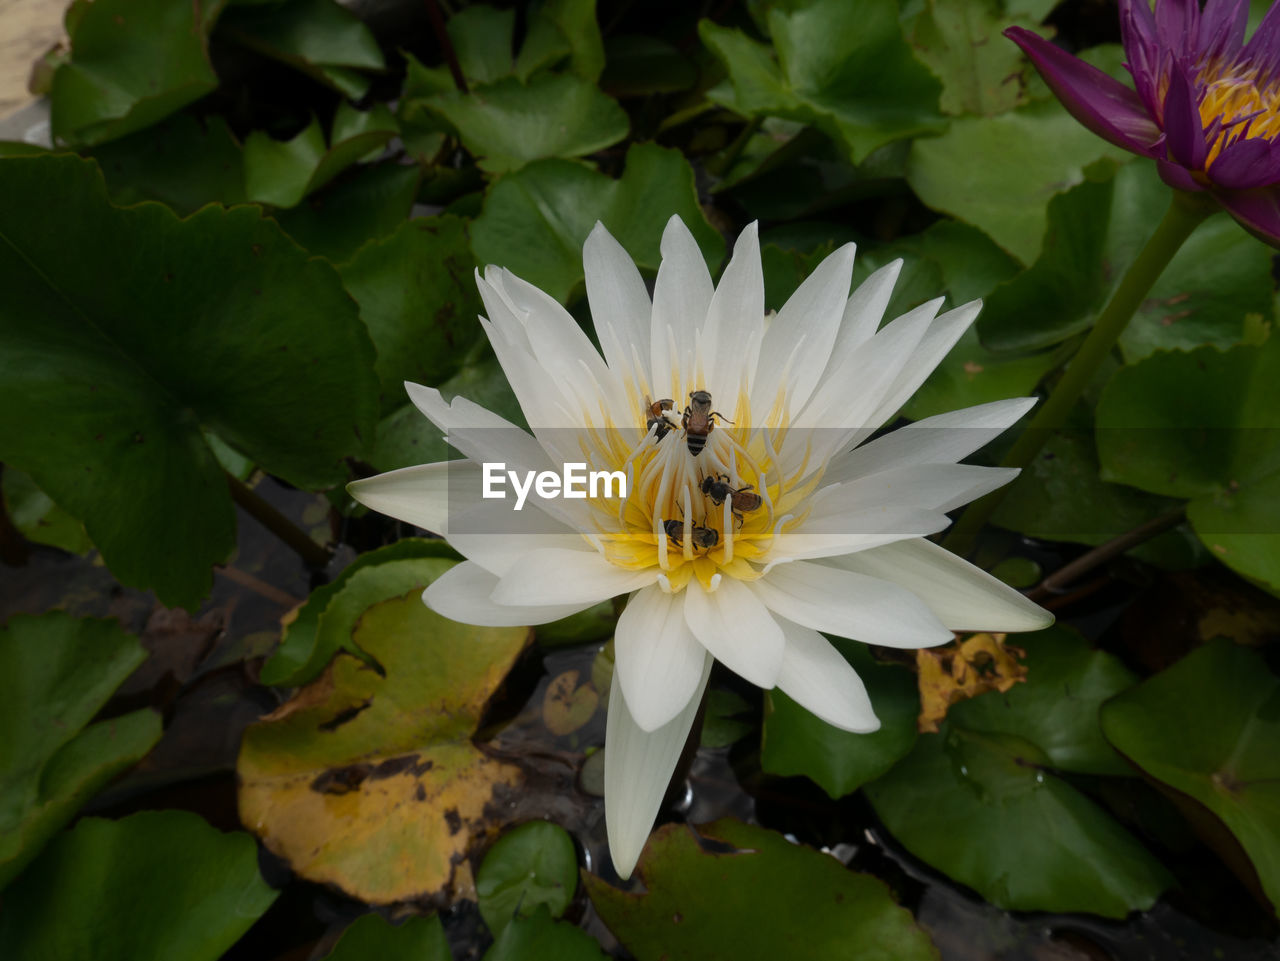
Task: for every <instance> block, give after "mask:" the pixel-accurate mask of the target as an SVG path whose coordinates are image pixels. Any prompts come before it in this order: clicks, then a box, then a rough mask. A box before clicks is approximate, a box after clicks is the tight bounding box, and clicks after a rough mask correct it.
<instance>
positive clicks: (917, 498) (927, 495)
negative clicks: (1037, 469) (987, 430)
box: [810, 464, 1018, 530]
mask: <svg viewBox="0 0 1280 961" xmlns="http://www.w3.org/2000/svg"><path fill="white" fill-rule="evenodd" d="M1017 476H1018V470H1017V468H1012V467H975V466H973V465H972V464H916V465H913V466H910V467H896V468H894V469H893V470H886V471H880V472H879V473H876V474H872V475H871V476H869V477H859V478H858V479H856V480H851V481H846V482H845V483H843V484H831V485H829V486H825V487H822V488H821V489H820V490H818V491H817V492H815V493H814V495H813V498H812V500H811V501H810V504H811V505H812V510H811V520H810V523H812V524H818V525H823V526H825V527H826V528H827V529H828V530H841V529H845V528H843V527H841V526H840V525H841V524H842V523H843V522H842V521H841V518H843V517H845V516H847V515H849V514H852V513H853V512H855V511H866V510H870V509H871V508H875V507H881V508H884V509H886V510H888V509H892V508H899V509H901V508H904V507H914V508H920V509H923V510H932V511H942V512H944V513H945V512H946V511H949V510H952V509H954V508H956V507H959V506H960V505H961V504H967V503H969V501H971V500H973V499H974V498H975V497H981V496H982V495H983V494H986V493H988V492H990V491H993V490H995V489H996V488H997V487H1002V486H1003V485H1005V484H1007V483H1009V481H1011V480H1013V479H1014V478H1015V477H1017ZM833 525H834V526H833Z"/></svg>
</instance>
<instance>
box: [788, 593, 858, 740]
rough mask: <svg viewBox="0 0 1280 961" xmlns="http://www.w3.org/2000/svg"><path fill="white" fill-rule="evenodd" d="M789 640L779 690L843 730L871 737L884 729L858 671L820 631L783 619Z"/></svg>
mask: <svg viewBox="0 0 1280 961" xmlns="http://www.w3.org/2000/svg"><path fill="white" fill-rule="evenodd" d="M778 623H779V624H780V625H781V626H782V632H783V634H785V635H786V638H787V651H786V653H785V654H784V655H783V657H782V673H780V674H779V675H778V689H779V690H780V691H782V692H783V693H784V694H786V695H787V696H788V697H790V698H791V699H792V700H794V701H796V702H798V703H799V704H800V706H801V707H803V708H805V710H807V711H809V712H810V713H811V714H813V715H815V716H817V717H819V718H821V719H822V720H824V721H826V722H827V723H828V724H830V725H833V726H834V727H838V728H840V730H842V731H852V732H853V733H855V734H870V733H871V732H873V731H878V730H880V719H879V718H878V717H876V712H875V709H874V708H873V707H872V706H871V698H870V697H869V696H868V695H867V688H866V685H865V684H863V683H862V678H860V677H858V672H857V671H855V670H854V669H853V668H852V667H850V666H849V662H848V661H846V660H845V659H844V657H843V656H841V654H840V652H839V651H837V650H836V649H835V648H834V647H832V645H831V642H830V641H828V640H827V639H826V638H825V637H823V636H822V635H821V634H819V633H818V632H817V631H814V630H810V629H809V628H807V627H801V626H800V625H799V624H796V623H794V622H792V621H788V620H786V619H785V618H779V619H778Z"/></svg>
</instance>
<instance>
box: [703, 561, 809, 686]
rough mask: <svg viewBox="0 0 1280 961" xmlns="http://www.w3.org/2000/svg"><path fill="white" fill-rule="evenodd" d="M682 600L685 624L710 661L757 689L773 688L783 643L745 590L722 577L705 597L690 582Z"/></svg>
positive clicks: (755, 599)
mask: <svg viewBox="0 0 1280 961" xmlns="http://www.w3.org/2000/svg"><path fill="white" fill-rule="evenodd" d="M684 598H685V602H684V617H685V622H686V623H687V624H688V625H689V629H690V630H692V631H693V636H694V637H696V638H697V639H698V642H699V643H700V644H702V646H703V647H705V648H706V649H707V650H708V651H710V652H711V653H712V654H713V655H715V658H716V660H718V661H720V662H721V663H722V664H724V666H725V667H727V668H729V670H731V671H733V672H734V673H735V674H738V675H740V676H741V677H743V678H746V679H747V680H748V681H750V682H751V683H752V684H754V685H756V686H757V687H764V688H770V687H773V686H774V685H775V684H777V682H778V672H779V671H780V670H782V652H783V648H784V647H786V642H785V640H784V639H783V636H782V628H780V627H779V626H778V624H777V622H776V621H775V620H774V619H773V615H771V614H770V613H769V611H768V609H767V608H766V607H765V606H764V604H762V603H761V602H760V598H759V597H757V596H756V595H755V593H754V592H753V591H752V590H751V588H750V587H748V586H747V585H746V584H744V583H743V582H742V581H738V580H734V579H733V578H730V577H726V578H723V579H722V580H721V581H720V586H719V587H718V588H717V589H716V590H715V591H713V592H710V593H708V592H707V591H704V590H703V589H702V586H701V585H700V584H697V583H691V584H690V585H689V586H688V587H687V588H686V589H685V591H684Z"/></svg>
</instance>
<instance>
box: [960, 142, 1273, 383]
mask: <svg viewBox="0 0 1280 961" xmlns="http://www.w3.org/2000/svg"><path fill="white" fill-rule="evenodd" d="M1168 204H1169V188H1168V187H1166V186H1165V185H1164V183H1163V182H1162V181H1161V180H1160V178H1159V177H1158V176H1157V174H1156V172H1155V170H1154V168H1153V167H1152V166H1151V165H1150V164H1127V165H1125V166H1124V167H1121V168H1120V169H1119V170H1118V171H1117V172H1116V173H1115V175H1114V177H1113V178H1111V179H1109V180H1107V181H1102V182H1086V183H1083V184H1081V185H1079V186H1078V187H1075V188H1073V189H1072V190H1070V191H1068V192H1066V193H1064V194H1059V195H1058V196H1056V197H1054V198H1053V199H1052V200H1050V201H1049V213H1048V217H1049V220H1048V228H1047V230H1046V233H1045V238H1044V247H1043V249H1042V251H1041V253H1040V257H1039V259H1038V260H1037V261H1036V262H1035V264H1033V265H1032V266H1031V267H1030V268H1028V269H1027V270H1026V271H1024V272H1023V273H1021V274H1020V275H1019V276H1017V277H1016V278H1014V279H1013V280H1011V281H1009V282H1008V283H1007V284H1004V285H1003V286H1001V287H998V288H997V289H996V290H995V291H993V292H992V294H991V296H990V297H989V298H988V299H987V302H986V304H985V306H984V307H983V311H982V316H981V317H980V318H979V320H978V331H979V333H980V335H981V337H982V342H983V344H985V345H986V346H988V347H990V348H992V349H993V350H997V351H1026V350H1034V349H1039V348H1044V347H1048V346H1052V345H1053V344H1056V343H1059V342H1061V341H1063V340H1066V339H1067V338H1068V337H1072V336H1074V335H1076V334H1078V333H1081V332H1083V331H1085V330H1088V328H1089V327H1090V326H1091V325H1092V323H1093V321H1094V318H1095V316H1096V315H1097V313H1098V312H1099V311H1100V310H1101V309H1102V307H1103V305H1104V304H1105V303H1106V301H1107V300H1108V299H1109V297H1110V295H1111V292H1112V290H1113V289H1114V288H1115V286H1116V285H1117V284H1118V283H1119V281H1120V279H1121V277H1122V276H1123V275H1124V272H1125V271H1126V270H1127V269H1128V267H1129V265H1130V264H1131V263H1132V262H1133V260H1134V258H1135V257H1137V255H1138V252H1139V250H1140V249H1141V248H1142V246H1143V244H1145V243H1146V241H1147V238H1148V237H1149V236H1150V234H1151V232H1152V231H1153V230H1154V229H1155V225H1156V224H1157V223H1159V221H1160V218H1161V217H1162V216H1163V215H1164V211H1165V208H1166V207H1167V206H1168ZM1104 225H1105V229H1104ZM1271 288H1272V281H1271V255H1270V252H1269V251H1268V249H1267V248H1266V247H1264V246H1262V245H1261V244H1259V243H1257V241H1255V240H1254V239H1253V238H1252V237H1250V236H1249V235H1248V234H1246V233H1245V232H1244V231H1242V230H1240V229H1239V227H1238V226H1237V225H1236V223H1235V222H1234V221H1233V220H1232V219H1231V218H1230V217H1228V216H1227V215H1226V214H1220V215H1218V216H1215V217H1211V218H1209V219H1208V220H1207V221H1205V222H1204V223H1203V224H1201V225H1200V226H1199V227H1198V228H1197V229H1196V230H1195V232H1194V233H1192V235H1191V236H1190V237H1189V238H1188V239H1187V241H1186V243H1185V244H1183V246H1182V248H1181V249H1180V250H1179V251H1178V253H1177V254H1176V255H1175V256H1174V258H1173V260H1172V261H1171V262H1170V263H1169V266H1168V267H1167V268H1166V269H1165V270H1164V272H1163V273H1162V274H1161V275H1160V279H1159V280H1158V281H1157V282H1156V284H1155V285H1154V286H1153V287H1152V289H1151V293H1150V294H1149V295H1148V296H1147V297H1146V299H1145V300H1144V301H1143V303H1142V305H1141V306H1140V307H1139V309H1138V311H1137V313H1136V314H1135V316H1134V318H1133V320H1132V321H1131V322H1130V324H1129V326H1128V327H1127V328H1126V329H1125V332H1124V334H1123V336H1122V338H1121V341H1120V346H1121V349H1122V350H1123V352H1124V355H1125V358H1126V360H1128V361H1129V362H1131V363H1132V362H1133V361H1134V360H1137V359H1140V358H1142V357H1145V356H1147V355H1148V354H1150V353H1152V352H1153V351H1155V350H1169V349H1174V348H1193V347H1198V346H1200V345H1202V344H1214V345H1215V346H1221V347H1230V346H1232V345H1234V344H1237V343H1240V342H1241V340H1242V339H1243V338H1244V337H1245V334H1246V327H1247V324H1248V323H1249V322H1250V321H1248V318H1250V317H1253V318H1256V320H1254V321H1252V322H1253V323H1262V322H1264V321H1269V320H1270V319H1271V318H1272V316H1273V314H1274V308H1273V305H1272V295H1271Z"/></svg>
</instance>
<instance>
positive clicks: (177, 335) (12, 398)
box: [0, 155, 377, 607]
mask: <svg viewBox="0 0 1280 961" xmlns="http://www.w3.org/2000/svg"><path fill="white" fill-rule="evenodd" d="M0 222H3V223H5V224H6V225H7V226H6V228H5V235H6V240H7V243H6V244H5V245H4V247H2V248H0V278H2V279H3V284H4V288H5V296H4V298H3V299H2V300H0V351H3V353H4V355H5V357H6V358H7V364H8V373H7V374H6V376H5V377H4V378H2V379H0V459H3V460H4V461H5V462H6V463H9V464H13V465H14V466H16V467H18V468H19V469H20V470H24V471H26V472H27V473H28V474H30V475H31V477H32V479H33V480H34V481H35V482H36V484H37V485H38V486H39V487H40V489H41V490H43V491H45V492H46V493H47V494H48V495H49V496H50V497H52V498H53V500H54V502H55V503H57V504H58V505H59V506H60V507H62V508H63V509H64V510H66V511H67V512H68V513H69V514H71V516H73V517H75V518H77V519H78V520H80V521H82V522H83V523H84V525H85V530H86V531H87V532H88V534H89V537H90V538H91V539H92V540H93V543H94V544H95V545H97V547H98V549H99V550H100V551H101V552H102V556H103V559H104V560H105V562H106V563H107V565H108V567H110V568H111V571H112V573H113V574H115V576H116V577H117V579H119V580H120V581H121V582H123V583H125V584H128V585H132V586H138V587H150V588H153V589H154V590H155V591H156V593H157V594H158V595H159V597H160V599H161V601H163V602H164V603H166V604H170V605H185V606H188V607H193V606H194V605H195V604H196V603H197V602H198V601H199V600H200V598H201V597H202V596H203V595H204V594H205V592H206V591H208V590H209V587H210V584H211V583H212V571H211V566H212V565H213V564H216V563H221V562H222V561H224V560H225V559H226V558H227V556H228V555H229V554H230V552H231V550H232V548H233V547H234V545H235V513H234V510H233V507H232V503H231V497H230V495H229V492H228V490H227V486H226V479H225V477H224V475H223V472H222V469H221V467H220V466H219V464H218V462H217V460H216V458H215V456H214V454H213V452H212V451H211V450H210V449H209V447H208V446H207V445H206V444H205V442H204V440H203V432H204V431H205V430H206V429H207V430H209V431H211V432H213V433H216V434H217V435H218V436H219V437H220V438H221V439H222V440H223V441H226V442H227V443H228V444H229V445H230V446H232V447H234V448H236V449H237V450H238V451H239V452H240V453H242V454H244V455H245V456H247V457H249V458H250V459H251V460H252V461H253V462H254V463H256V464H258V465H259V466H260V467H262V468H263V469H264V470H267V471H270V472H271V473H274V474H277V475H279V476H280V477H283V478H284V479H285V480H287V481H289V482H290V483H292V484H294V485H295V486H298V487H304V488H312V487H323V486H327V485H330V484H334V483H337V482H338V481H340V480H342V479H344V478H345V475H346V471H345V469H344V467H343V465H342V463H341V458H342V457H344V456H348V455H351V454H355V453H357V452H358V451H359V450H360V449H361V447H362V446H363V443H364V438H367V437H369V436H371V434H372V426H373V415H374V413H375V409H376V399H377V388H376V381H375V380H374V377H373V371H372V366H373V364H372V347H371V345H370V343H369V339H368V335H367V334H366V333H365V330H364V327H363V325H362V324H361V323H360V320H359V316H358V315H357V312H356V307H355V304H354V303H353V302H352V301H351V299H350V298H349V297H348V296H347V293H346V291H345V290H343V288H342V284H341V282H340V280H339V278H338V275H337V273H336V272H335V271H334V270H333V269H332V268H331V267H330V266H328V265H327V264H326V263H324V262H323V261H320V260H317V259H312V258H309V257H308V256H307V254H306V252H305V251H303V250H301V249H300V248H299V247H298V246H297V245H296V244H294V243H293V242H292V241H290V240H289V239H288V238H287V237H286V236H285V235H284V234H283V233H281V231H280V229H279V228H278V227H277V226H276V225H275V224H274V223H272V222H271V221H270V220H265V219H263V217H262V216H261V213H260V211H259V210H258V209H256V208H253V207H247V206H246V207H236V208H232V209H230V210H226V209H222V208H219V207H215V206H210V207H205V208H203V209H202V210H200V211H199V212H197V213H195V214H193V215H192V216H191V217H189V218H187V219H186V220H179V219H178V218H177V217H175V216H174V214H173V212H172V211H170V210H168V209H167V208H165V207H163V206H161V205H159V204H143V205H140V206H137V207H130V208H127V209H120V208H117V207H113V206H112V205H111V204H110V203H109V202H108V200H107V195H106V189H105V187H104V184H103V180H102V177H101V175H100V174H99V173H98V171H97V169H96V167H95V165H94V164H92V163H91V162H87V161H83V160H80V159H78V158H75V157H71V156H66V155H60V156H59V155H48V156H41V157H25V158H24V157H19V158H10V159H5V160H0ZM34 423H39V424H40V430H38V431H33V430H32V429H31V425H32V424H34Z"/></svg>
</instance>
